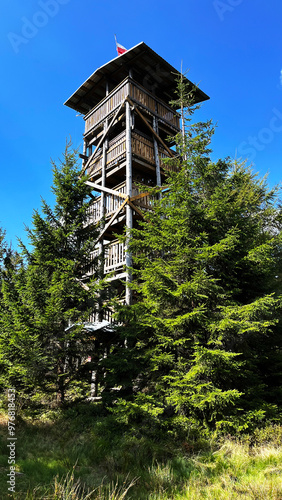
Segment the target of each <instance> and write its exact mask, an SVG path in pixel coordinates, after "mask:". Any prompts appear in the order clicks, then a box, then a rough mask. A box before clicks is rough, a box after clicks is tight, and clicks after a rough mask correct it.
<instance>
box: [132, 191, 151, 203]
mask: <svg viewBox="0 0 282 500" xmlns="http://www.w3.org/2000/svg"><path fill="white" fill-rule="evenodd" d="M149 195H150V193H140V194H136V195H135V196H131V197H130V201H135V200H140V198H145V196H149Z"/></svg>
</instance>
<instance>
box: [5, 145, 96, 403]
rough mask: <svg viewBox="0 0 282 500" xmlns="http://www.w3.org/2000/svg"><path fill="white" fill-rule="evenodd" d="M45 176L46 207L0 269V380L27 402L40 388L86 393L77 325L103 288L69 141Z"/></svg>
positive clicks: (84, 333)
mask: <svg viewBox="0 0 282 500" xmlns="http://www.w3.org/2000/svg"><path fill="white" fill-rule="evenodd" d="M53 174H54V183H53V187H52V190H53V192H54V194H55V198H56V203H55V206H54V209H51V208H50V207H49V206H48V205H47V204H46V202H44V201H43V202H42V214H41V213H39V212H38V211H34V215H33V227H32V229H27V231H28V235H29V239H30V243H31V249H27V248H25V247H24V246H23V245H21V247H22V250H23V257H21V256H19V255H18V254H13V253H11V252H10V254H9V255H7V257H6V261H5V267H4V268H3V271H2V297H1V300H2V302H1V317H0V327H1V335H0V365H1V373H2V376H1V379H0V380H1V383H2V386H3V387H5V386H13V387H16V389H17V391H18V398H19V397H20V395H21V397H22V398H23V401H24V400H25V399H27V402H28V403H29V404H30V401H31V400H32V399H33V400H34V402H36V401H37V400H38V396H39V394H40V393H41V394H45V400H46V402H47V401H48V400H49V401H50V402H51V401H52V399H53V393H54V392H55V393H56V394H57V397H58V402H61V403H63V402H64V400H65V396H66V391H70V390H71V389H72V387H75V389H76V393H77V395H78V396H79V395H80V392H81V390H82V389H83V390H82V392H83V394H84V397H85V395H86V393H87V391H89V387H90V376H91V373H90V370H89V369H88V368H87V366H86V364H85V360H86V358H87V357H88V356H89V355H91V353H92V351H93V350H95V341H96V339H95V338H94V337H93V333H92V332H90V331H89V330H87V328H86V327H85V323H86V322H87V321H88V318H89V316H90V314H91V313H93V311H95V310H97V308H98V301H97V292H98V290H99V289H101V287H102V286H103V285H102V284H101V283H98V282H97V272H96V271H95V270H97V266H98V263H97V259H95V258H94V257H93V258H91V255H93V253H91V252H93V248H94V245H95V235H96V234H97V230H96V229H95V228H93V226H91V224H89V223H88V208H89V204H90V202H91V198H90V189H89V188H88V187H87V185H86V184H85V178H84V177H82V178H80V177H79V168H78V165H77V160H76V153H75V152H74V151H72V150H71V148H70V146H69V145H67V146H66V150H65V153H64V157H63V160H62V162H61V164H60V165H59V166H58V167H57V166H56V165H55V164H53ZM90 269H91V270H92V271H93V274H92V275H90V273H89V270H90ZM85 384H86V385H85Z"/></svg>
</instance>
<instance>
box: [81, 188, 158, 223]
mask: <svg viewBox="0 0 282 500" xmlns="http://www.w3.org/2000/svg"><path fill="white" fill-rule="evenodd" d="M114 190H115V191H117V192H118V193H123V194H125V192H126V183H125V182H123V183H121V184H119V185H118V186H116V187H115V188H114ZM142 192H146V186H144V188H143V189H140V188H139V187H137V186H136V185H135V184H133V186H132V196H136V195H138V194H141V193H142ZM101 203H102V202H101V196H99V197H98V198H96V199H95V201H93V203H92V204H91V205H90V207H89V210H88V224H96V223H97V222H98V221H99V220H100V219H101V218H102V216H103V215H105V217H110V216H111V215H112V214H113V213H114V212H115V211H116V210H117V209H118V207H119V206H120V204H121V203H122V199H121V198H120V197H119V196H115V195H113V194H105V209H104V214H103V211H102V205H101ZM134 204H135V205H136V206H138V207H139V208H141V209H142V210H148V209H151V208H152V204H153V199H152V198H151V197H150V196H149V195H147V196H144V197H143V198H140V199H139V200H135V201H134Z"/></svg>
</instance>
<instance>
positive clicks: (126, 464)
mask: <svg viewBox="0 0 282 500" xmlns="http://www.w3.org/2000/svg"><path fill="white" fill-rule="evenodd" d="M87 412H88V413H87ZM87 412H86V413H81V412H80V413H79V412H78V413H75V412H74V413H73V414H69V415H68V417H67V418H65V417H63V416H62V418H56V419H53V420H51V419H49V420H47V419H45V421H44V420H43V421H42V419H41V420H37V421H31V420H22V421H20V422H18V423H17V475H16V494H15V495H14V496H8V491H7V472H8V470H9V469H8V464H7V458H8V457H7V455H8V452H7V422H6V420H5V418H3V419H2V421H0V438H1V439H0V498H1V499H3V500H5V499H6V498H7V499H8V498H14V499H17V500H86V499H96V500H122V499H125V500H127V499H134V500H186V499H187V500H188V499H189V500H200V499H201V500H202V499H218V500H224V499H226V500H227V499H228V500H230V499H235V498H236V499H238V498H244V499H245V500H260V499H261V500H266V499H267V500H282V443H281V438H282V427H281V426H270V427H268V428H265V429H262V430H256V431H255V432H254V434H253V435H252V436H247V437H244V439H241V440H239V439H235V438H231V437H229V438H226V439H225V440H222V441H221V442H218V443H206V444H205V446H201V448H200V449H199V448H198V449H197V446H195V443H194V446H193V445H191V446H189V443H188V444H187V441H185V442H183V443H176V442H175V441H174V440H173V439H172V438H170V440H162V439H160V437H158V438H157V437H156V438H154V437H152V436H151V437H148V436H147V437H146V436H144V435H143V434H142V433H141V431H140V430H139V431H138V430H136V431H135V432H134V433H133V432H132V433H131V434H128V433H126V432H125V431H124V429H122V428H120V427H119V426H118V425H116V424H115V423H114V421H113V420H110V419H109V418H108V417H104V418H101V417H99V416H97V415H95V411H94V412H93V410H89V409H88V410H87Z"/></svg>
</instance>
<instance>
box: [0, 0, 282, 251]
mask: <svg viewBox="0 0 282 500" xmlns="http://www.w3.org/2000/svg"><path fill="white" fill-rule="evenodd" d="M281 19H282V3H281V0H268V1H267V2H266V1H265V0H222V1H221V0H214V1H213V0H175V1H174V2H173V3H172V2H171V1H167V0H162V1H161V2H160V1H159V0H157V1H155V2H152V1H148V0H143V1H142V2H136V1H135V0H131V1H130V2H129V1H128V0H124V1H123V2H117V1H112V0H108V1H107V2H97V1H94V0H29V2H23V1H22V0H2V12H1V16H0V35H1V41H2V43H1V44H0V56H1V66H2V71H1V80H0V87H1V92H0V112H1V122H0V143H1V184H0V226H2V227H3V228H4V229H6V233H7V241H8V242H9V243H10V242H11V243H12V245H13V246H14V247H16V246H17V237H20V238H22V239H23V240H24V242H26V241H27V239H26V234H25V231H24V224H26V225H30V224H31V217H32V212H33V209H38V208H40V204H41V197H43V198H44V199H46V200H47V201H48V202H49V203H50V204H52V203H53V197H52V194H51V191H50V186H51V184H52V171H51V166H50V158H52V159H53V160H54V161H57V159H58V158H59V157H60V155H61V153H62V151H63V149H64V146H65V142H66V139H67V138H70V137H71V139H72V142H73V144H74V146H75V147H78V146H79V145H81V144H82V134H83V129H84V121H83V118H82V117H81V116H76V112H75V111H74V110H71V109H69V108H67V107H66V106H63V103H64V102H65V100H66V99H67V98H68V97H69V96H70V95H71V94H72V93H73V92H74V91H75V90H76V89H77V88H78V87H79V86H80V85H81V84H82V83H83V82H84V81H85V80H86V78H87V77H88V76H90V74H91V73H93V71H94V70H95V69H96V68H97V67H99V66H101V65H103V64H104V63H106V62H107V61H109V60H110V59H112V58H114V57H115V56H116V49H115V42H114V33H116V34H117V38H118V41H119V43H121V44H122V45H124V46H125V47H127V48H130V47H132V46H134V45H136V44H137V43H139V42H141V41H144V42H145V43H147V44H148V45H149V46H150V47H151V48H152V49H153V50H155V51H156V52H157V53H159V54H160V55H161V56H162V57H164V58H165V59H167V60H168V61H169V62H170V63H171V64H172V65H173V66H175V67H176V68H177V69H180V67H181V60H183V67H184V68H185V69H186V68H187V69H190V71H189V75H188V77H189V79H190V80H192V81H193V82H195V83H198V84H199V85H200V87H201V88H202V89H203V90H204V92H206V93H207V94H208V95H209V96H210V98H211V99H210V101H208V102H206V103H205V104H204V105H203V107H202V108H201V110H199V111H198V112H197V114H196V115H195V119H196V120H197V121H198V120H206V119H209V118H212V119H213V120H214V122H216V123H217V129H216V133H215V136H214V139H213V143H212V146H213V151H214V152H213V158H214V159H217V158H224V157H226V156H230V157H232V158H235V157H237V158H238V157H240V156H243V158H249V160H250V161H251V162H252V163H253V168H254V170H255V171H258V172H259V173H260V175H265V174H266V173H267V172H268V173H269V178H268V180H269V184H270V185H271V186H272V185H273V184H276V183H279V182H280V181H281V177H282V175H281V160H282V140H281V139H282V73H281V70H282V50H281V49H282V47H281V46H282V41H281Z"/></svg>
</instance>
